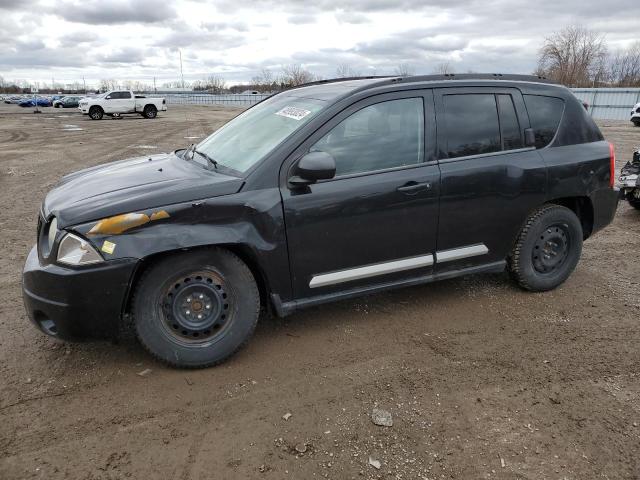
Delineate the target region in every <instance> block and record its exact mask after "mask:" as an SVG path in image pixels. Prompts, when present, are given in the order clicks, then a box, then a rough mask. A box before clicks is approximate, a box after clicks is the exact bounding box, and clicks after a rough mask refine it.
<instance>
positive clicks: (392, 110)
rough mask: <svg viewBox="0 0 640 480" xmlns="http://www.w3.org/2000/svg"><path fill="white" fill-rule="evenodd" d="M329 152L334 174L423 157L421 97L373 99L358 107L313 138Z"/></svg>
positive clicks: (319, 147)
mask: <svg viewBox="0 0 640 480" xmlns="http://www.w3.org/2000/svg"><path fill="white" fill-rule="evenodd" d="M310 151H312V152H317V151H322V152H326V153H329V154H331V155H332V156H333V158H334V159H335V161H336V176H339V175H350V174H355V173H363V172H371V171H375V170H383V169H387V168H394V167H402V166H408V165H415V164H417V163H421V162H422V161H423V158H424V106H423V103H422V98H405V99H401V100H390V101H386V102H381V103H376V104H375V105H370V106H368V107H365V108H363V109H362V110H358V111H357V112H355V113H354V114H352V115H351V116H349V117H347V118H346V119H344V120H343V121H342V122H340V123H339V124H338V125H336V126H335V127H334V128H333V129H332V130H331V131H330V132H329V133H327V134H326V135H325V136H324V137H322V138H321V139H320V140H319V141H318V142H316V143H315V144H314V145H313V146H312V147H311V149H310Z"/></svg>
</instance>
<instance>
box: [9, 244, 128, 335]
mask: <svg viewBox="0 0 640 480" xmlns="http://www.w3.org/2000/svg"><path fill="white" fill-rule="evenodd" d="M135 266H136V260H134V259H127V260H124V261H117V262H105V263H103V264H100V265H98V266H94V267H90V268H82V269H72V268H65V267H61V266H59V265H54V264H50V265H41V264H40V262H39V260H38V253H37V251H36V247H33V248H32V249H31V252H29V256H28V257H27V261H26V263H25V266H24V271H23V273H22V292H23V299H24V305H25V309H26V311H27V314H28V316H29V319H30V320H31V322H32V323H33V324H34V325H36V327H38V328H39V329H40V330H41V331H43V332H44V333H46V334H48V335H52V336H55V337H59V338H63V339H66V340H80V339H85V338H109V337H113V336H115V335H116V334H117V331H118V322H119V319H120V316H121V314H122V311H123V305H124V301H125V298H126V295H127V292H128V289H129V284H130V281H131V277H132V275H133V271H134V269H135Z"/></svg>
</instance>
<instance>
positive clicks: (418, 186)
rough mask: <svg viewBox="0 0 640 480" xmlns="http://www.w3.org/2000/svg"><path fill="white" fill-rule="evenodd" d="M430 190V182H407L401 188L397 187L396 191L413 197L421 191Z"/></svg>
mask: <svg viewBox="0 0 640 480" xmlns="http://www.w3.org/2000/svg"><path fill="white" fill-rule="evenodd" d="M430 189H431V182H421V183H418V182H414V181H411V182H407V183H405V184H404V185H403V186H401V187H398V188H397V190H398V191H399V192H400V193H405V194H407V195H415V194H416V193H418V192H420V191H422V190H430Z"/></svg>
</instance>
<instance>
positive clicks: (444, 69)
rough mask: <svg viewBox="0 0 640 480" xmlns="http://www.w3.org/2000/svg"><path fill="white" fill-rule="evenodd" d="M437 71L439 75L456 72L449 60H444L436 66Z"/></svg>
mask: <svg viewBox="0 0 640 480" xmlns="http://www.w3.org/2000/svg"><path fill="white" fill-rule="evenodd" d="M435 73H436V74H438V75H449V74H451V73H455V72H454V71H453V67H452V66H451V64H450V63H449V62H443V63H441V64H440V65H438V66H437V67H436V69H435Z"/></svg>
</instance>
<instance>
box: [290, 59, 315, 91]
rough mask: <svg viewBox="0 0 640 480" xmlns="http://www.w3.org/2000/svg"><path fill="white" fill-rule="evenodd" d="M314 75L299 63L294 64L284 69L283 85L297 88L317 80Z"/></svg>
mask: <svg viewBox="0 0 640 480" xmlns="http://www.w3.org/2000/svg"><path fill="white" fill-rule="evenodd" d="M317 78H318V77H316V76H315V75H314V74H313V73H311V72H310V71H309V70H306V69H305V68H303V67H302V65H300V64H299V63H292V64H290V65H284V66H283V67H282V83H283V84H284V85H285V86H288V87H295V86H298V85H303V84H305V83H309V82H313V81H314V80H317Z"/></svg>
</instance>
